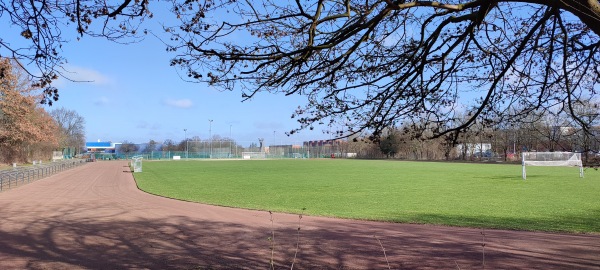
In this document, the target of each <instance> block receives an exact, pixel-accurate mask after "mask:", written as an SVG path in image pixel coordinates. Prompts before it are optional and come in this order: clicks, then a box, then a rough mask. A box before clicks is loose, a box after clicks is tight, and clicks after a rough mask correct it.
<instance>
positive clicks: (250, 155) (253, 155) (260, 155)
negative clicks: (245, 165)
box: [242, 152, 267, 159]
mask: <svg viewBox="0 0 600 270" xmlns="http://www.w3.org/2000/svg"><path fill="white" fill-rule="evenodd" d="M242 158H243V159H265V158H267V154H266V153H265V152H242Z"/></svg>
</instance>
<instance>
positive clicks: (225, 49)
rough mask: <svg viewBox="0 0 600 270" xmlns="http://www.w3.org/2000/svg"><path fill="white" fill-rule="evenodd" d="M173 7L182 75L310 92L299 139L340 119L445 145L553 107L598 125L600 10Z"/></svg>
mask: <svg viewBox="0 0 600 270" xmlns="http://www.w3.org/2000/svg"><path fill="white" fill-rule="evenodd" d="M174 11H175V12H177V13H178V16H179V17H180V18H182V25H181V26H180V27H179V28H178V29H175V28H174V29H172V30H173V32H174V39H175V40H180V41H181V43H180V44H179V45H178V46H174V47H173V48H172V49H173V50H175V51H177V53H178V57H176V58H175V59H174V60H173V61H172V64H173V65H179V66H182V67H183V68H184V69H185V70H187V71H188V76H189V77H190V78H192V79H195V80H201V81H206V82H208V83H210V84H213V85H216V86H219V87H222V88H224V89H231V90H233V89H241V90H242V91H243V96H244V97H245V98H251V97H253V96H254V95H256V94H257V93H259V92H263V91H267V92H276V93H285V94H286V95H295V94H298V95H303V96H306V97H307V98H308V101H309V102H308V105H306V106H304V107H299V108H298V109H297V110H296V112H295V114H294V115H293V117H296V118H297V119H298V122H299V123H300V127H299V129H302V128H310V127H312V126H313V125H314V124H316V123H329V122H331V121H336V122H338V123H346V126H345V129H344V131H343V132H344V134H352V133H355V132H360V131H363V130H369V131H374V132H375V134H378V133H380V132H381V131H382V130H383V129H384V128H385V127H386V126H392V125H397V124H398V123H399V122H402V123H403V124H406V123H411V124H412V125H413V126H415V127H418V128H421V129H422V130H424V131H425V130H427V131H428V132H426V134H430V135H431V136H441V135H445V134H448V135H449V134H453V133H454V132H455V131H462V130H464V129H466V128H468V127H469V126H471V125H472V124H473V123H475V122H476V121H479V122H482V123H493V122H499V121H519V120H521V119H522V118H523V117H524V116H527V115H529V114H530V113H531V112H532V111H534V110H543V109H548V108H553V109H554V110H558V111H564V112H565V113H569V112H570V113H569V115H572V116H575V120H578V122H579V124H581V125H583V126H586V125H587V126H589V124H590V123H585V121H583V120H582V119H578V117H576V114H574V113H573V106H574V105H575V104H577V103H579V102H585V101H588V100H590V99H594V98H595V97H596V95H597V92H598V90H599V89H598V85H599V82H600V79H599V78H600V68H599V66H600V53H598V49H599V48H600V39H599V36H600V3H599V2H598V1H597V0H593V1H592V0H587V1H586V0H562V1H537V0H534V1H490V0H473V1H459V0H453V1H447V2H432V1H392V0H380V1H368V0H361V1H358V0H337V1H326V0H320V1H300V0H296V1H279V0H277V1H275V0H263V1H186V2H185V3H182V4H179V5H176V8H175V9H174ZM215 14H228V15H227V16H217V15H215ZM299 129H298V130H299ZM298 130H293V131H291V132H292V133H294V132H296V131H298Z"/></svg>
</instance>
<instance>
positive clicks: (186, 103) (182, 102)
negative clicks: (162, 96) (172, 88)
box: [164, 98, 194, 109]
mask: <svg viewBox="0 0 600 270" xmlns="http://www.w3.org/2000/svg"><path fill="white" fill-rule="evenodd" d="M164 103H165V105H167V106H171V107H176V108H183V109H186V108H190V107H192V105H194V103H193V102H192V101H191V100H190V99H187V98H186V99H170V98H169V99H166V100H164Z"/></svg>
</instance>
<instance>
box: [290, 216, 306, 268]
mask: <svg viewBox="0 0 600 270" xmlns="http://www.w3.org/2000/svg"><path fill="white" fill-rule="evenodd" d="M304 210H306V208H302V213H304ZM300 220H302V214H300V215H298V234H297V238H296V252H295V253H294V260H293V261H292V267H290V270H293V269H294V263H296V256H297V255H298V249H300Z"/></svg>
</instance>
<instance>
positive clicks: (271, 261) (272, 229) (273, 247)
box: [269, 211, 275, 270]
mask: <svg viewBox="0 0 600 270" xmlns="http://www.w3.org/2000/svg"><path fill="white" fill-rule="evenodd" d="M269 216H270V217H271V218H270V220H271V237H269V241H271V260H269V264H271V270H275V263H274V260H273V259H274V258H275V226H274V225H273V213H272V212H271V211H269Z"/></svg>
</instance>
